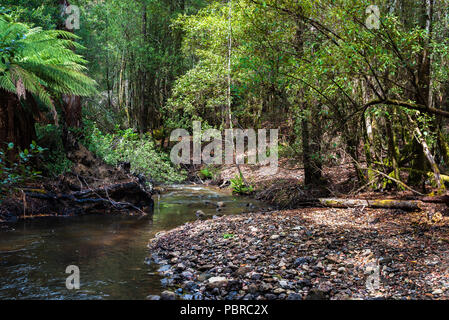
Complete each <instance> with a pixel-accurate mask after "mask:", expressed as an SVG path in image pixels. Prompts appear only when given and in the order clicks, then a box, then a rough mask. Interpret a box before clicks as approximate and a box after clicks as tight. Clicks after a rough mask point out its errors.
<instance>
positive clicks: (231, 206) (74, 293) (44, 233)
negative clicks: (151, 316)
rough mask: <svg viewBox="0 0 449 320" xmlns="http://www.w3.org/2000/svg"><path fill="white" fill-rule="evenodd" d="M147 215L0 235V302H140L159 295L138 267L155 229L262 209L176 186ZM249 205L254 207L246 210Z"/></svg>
mask: <svg viewBox="0 0 449 320" xmlns="http://www.w3.org/2000/svg"><path fill="white" fill-rule="evenodd" d="M154 200H155V206H154V215H153V216H152V217H150V218H143V219H137V218H134V217H124V216H80V217H70V218H45V219H35V220H28V221H26V222H20V223H17V224H15V225H11V226H8V227H6V228H3V230H1V231H0V299H145V298H146V297H147V296H148V295H150V294H159V293H160V292H161V291H162V290H164V289H163V288H162V287H161V283H160V280H161V277H160V276H159V275H158V274H157V272H156V270H157V268H158V266H156V265H154V264H147V263H145V258H146V257H149V256H150V252H149V250H148V248H147V244H148V241H149V239H150V238H152V237H154V235H155V234H156V233H157V232H159V231H162V230H169V229H172V228H174V227H177V226H179V225H182V224H184V223H185V222H188V221H194V220H195V219H196V216H195V212H196V211H197V210H202V211H203V212H204V213H205V214H206V215H208V216H210V217H211V216H212V215H213V214H216V209H215V207H214V206H213V205H211V204H210V203H207V202H213V203H216V202H218V201H223V202H225V204H226V206H225V207H224V208H223V210H222V211H221V212H220V213H223V214H226V215H228V214H240V213H242V212H246V211H249V210H251V211H255V210H258V209H263V208H264V204H262V203H260V202H257V201H255V200H253V199H249V198H245V197H235V196H232V195H231V194H230V193H226V192H223V191H221V190H219V189H215V188H210V187H202V186H185V185H182V186H181V185H176V186H170V187H168V188H167V190H166V192H164V193H163V194H162V195H160V196H158V195H155V196H154ZM248 203H252V204H253V205H254V207H251V209H249V208H248V206H247V204H248ZM69 265H76V266H78V267H79V269H80V289H79V290H68V289H67V288H66V278H67V277H68V276H69V274H66V273H65V270H66V267H67V266H69Z"/></svg>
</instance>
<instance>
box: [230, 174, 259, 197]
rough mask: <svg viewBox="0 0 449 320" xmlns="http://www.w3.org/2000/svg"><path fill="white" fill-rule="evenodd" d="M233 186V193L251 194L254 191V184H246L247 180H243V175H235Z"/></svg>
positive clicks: (232, 181) (232, 180)
mask: <svg viewBox="0 0 449 320" xmlns="http://www.w3.org/2000/svg"><path fill="white" fill-rule="evenodd" d="M231 188H232V192H233V193H237V194H244V195H245V194H246V195H247V194H251V193H253V191H254V188H253V186H251V185H248V186H247V185H246V184H245V182H244V181H243V176H242V175H241V174H240V175H237V176H235V178H234V179H231Z"/></svg>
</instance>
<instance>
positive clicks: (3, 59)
mask: <svg viewBox="0 0 449 320" xmlns="http://www.w3.org/2000/svg"><path fill="white" fill-rule="evenodd" d="M0 39H1V42H0V48H1V49H0V88H1V89H4V90H6V91H8V92H11V93H14V94H17V95H18V96H19V97H25V96H26V92H30V93H32V94H33V95H35V96H36V97H38V98H39V100H41V101H42V102H43V103H44V104H45V105H47V106H50V107H53V108H54V103H53V98H52V95H55V94H74V95H79V96H89V95H91V94H93V93H95V85H96V84H95V81H94V80H92V79H90V78H89V77H87V76H86V75H85V74H84V73H83V71H85V70H86V67H85V66H84V64H85V63H86V60H84V59H83V58H82V57H81V56H80V55H78V54H76V53H75V52H74V50H73V49H76V48H82V46H80V45H79V44H77V43H76V42H75V41H74V40H76V39H78V37H77V36H75V35H74V34H72V33H70V32H66V31H61V30H43V29H42V28H40V27H36V28H30V27H29V26H27V25H26V24H23V23H19V22H14V21H13V20H12V18H11V17H9V16H7V15H4V14H0Z"/></svg>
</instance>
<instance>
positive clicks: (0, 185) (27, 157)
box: [0, 141, 45, 198]
mask: <svg viewBox="0 0 449 320" xmlns="http://www.w3.org/2000/svg"><path fill="white" fill-rule="evenodd" d="M12 149H14V144H13V143H8V144H7V147H6V151H3V149H0V198H1V197H4V196H5V195H7V194H8V193H11V192H12V191H14V187H15V186H16V185H18V184H21V183H24V182H29V181H32V180H35V179H36V178H39V177H40V176H41V172H40V171H38V170H36V169H35V168H34V167H35V165H33V161H34V160H36V159H37V158H39V157H41V155H42V153H43V152H44V150H45V149H43V148H41V147H39V146H38V145H37V144H36V142H34V141H33V143H32V144H30V147H29V149H24V150H23V151H19V153H18V154H17V155H16V156H15V159H14V160H13V161H11V160H9V159H8V156H7V153H8V152H9V151H11V150H12Z"/></svg>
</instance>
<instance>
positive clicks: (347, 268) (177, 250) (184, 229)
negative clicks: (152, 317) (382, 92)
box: [149, 162, 449, 300]
mask: <svg viewBox="0 0 449 320" xmlns="http://www.w3.org/2000/svg"><path fill="white" fill-rule="evenodd" d="M266 169H267V168H264V167H250V166H246V165H242V166H241V170H242V173H243V175H244V176H245V178H246V180H247V181H248V182H249V183H251V184H252V185H254V186H255V187H256V194H255V196H256V197H258V198H259V199H262V200H266V201H269V202H270V203H271V204H274V205H277V207H278V208H280V209H279V210H275V211H271V212H257V213H247V214H244V215H240V216H224V217H219V218H216V219H213V220H207V221H196V222H193V223H188V224H185V225H183V226H181V227H178V228H176V229H174V230H171V231H169V232H166V233H162V234H159V235H158V236H157V237H156V238H155V239H152V240H151V242H150V245H149V247H150V251H151V252H152V255H153V256H152V257H153V259H154V261H155V262H156V263H158V264H160V265H161V268H160V270H159V271H160V273H161V274H162V275H163V276H164V277H165V278H164V279H163V280H162V283H163V284H164V285H166V286H167V289H168V291H166V292H164V293H163V294H162V296H161V297H162V298H163V299H164V298H170V297H172V298H173V297H174V296H175V293H176V294H178V296H179V297H182V298H184V299H260V300H264V299H291V300H295V299H336V300H340V299H444V300H446V299H449V216H447V215H446V213H447V212H445V211H447V210H446V209H444V208H443V210H441V212H443V214H439V215H434V216H433V218H432V220H429V216H428V214H427V212H426V211H425V210H422V211H420V212H406V211H402V210H391V209H371V208H363V207H362V208H361V207H358V208H352V209H351V208H348V209H332V208H301V209H287V208H289V207H294V206H295V203H296V200H297V198H300V197H302V196H303V195H304V192H306V193H307V191H304V190H303V188H302V179H303V170H302V169H301V168H297V167H294V166H290V165H288V164H286V163H282V162H281V164H280V169H279V171H278V174H276V175H266V174H265V172H264V170H266ZM237 174H238V170H237V168H236V167H231V166H229V167H223V168H221V180H222V181H226V180H229V179H230V178H234V177H235V176H236V175H237ZM324 176H325V177H326V179H327V180H328V184H327V186H329V187H327V188H325V189H324V192H325V193H327V194H329V195H332V196H336V197H348V196H352V197H356V198H366V199H371V198H375V197H378V198H395V199H402V198H410V197H412V196H413V195H411V194H410V192H383V193H379V192H365V193H357V194H355V193H353V192H354V191H355V190H357V187H356V181H355V180H354V179H352V178H351V177H354V172H353V171H352V168H351V167H350V166H341V167H336V168H332V169H325V170H324ZM319 192H323V190H320V191H319ZM308 193H309V194H310V192H308ZM442 206H443V207H446V205H442ZM150 298H155V297H150ZM156 298H159V297H156Z"/></svg>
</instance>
